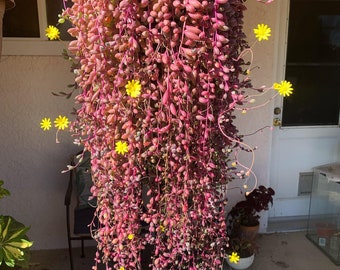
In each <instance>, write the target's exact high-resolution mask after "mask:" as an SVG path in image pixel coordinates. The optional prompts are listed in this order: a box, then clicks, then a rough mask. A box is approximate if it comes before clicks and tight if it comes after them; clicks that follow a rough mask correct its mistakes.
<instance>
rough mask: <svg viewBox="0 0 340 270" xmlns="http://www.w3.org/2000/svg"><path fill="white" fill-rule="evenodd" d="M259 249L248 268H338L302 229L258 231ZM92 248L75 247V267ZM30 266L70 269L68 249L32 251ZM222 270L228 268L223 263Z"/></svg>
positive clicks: (85, 269)
mask: <svg viewBox="0 0 340 270" xmlns="http://www.w3.org/2000/svg"><path fill="white" fill-rule="evenodd" d="M258 243H259V247H260V249H259V252H258V254H256V257H255V261H254V263H253V265H252V266H251V267H250V268H249V270H284V269H288V270H289V269H290V270H340V267H338V266H336V265H335V264H334V263H333V262H332V261H331V260H330V259H329V258H328V257H327V256H326V255H324V254H323V253H322V252H321V251H320V250H319V249H318V248H317V247H316V246H315V245H314V244H312V243H311V242H310V241H309V240H308V239H307V238H306V236H305V232H303V231H300V232H288V233H272V234H261V235H259V236H258ZM94 253H95V249H94V248H93V247H89V248H86V258H80V250H79V249H75V250H74V260H75V270H91V269H92V266H93V257H94ZM29 269H30V270H69V269H70V265H69V258H68V251H67V250H66V249H62V250H40V251H32V258H31V266H30V268H29ZM224 270H230V269H229V267H227V266H225V267H224Z"/></svg>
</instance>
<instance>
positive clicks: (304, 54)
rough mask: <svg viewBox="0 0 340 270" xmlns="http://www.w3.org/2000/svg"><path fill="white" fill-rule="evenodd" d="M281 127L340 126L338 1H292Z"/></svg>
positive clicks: (339, 16)
mask: <svg viewBox="0 0 340 270" xmlns="http://www.w3.org/2000/svg"><path fill="white" fill-rule="evenodd" d="M286 80H288V81H290V82H292V84H293V87H294V94H293V95H291V96H289V97H288V98H285V99H284V102H283V117H282V125H283V126H321V125H339V106H340V0H291V1H290V14H289V28H288V48H287V63H286Z"/></svg>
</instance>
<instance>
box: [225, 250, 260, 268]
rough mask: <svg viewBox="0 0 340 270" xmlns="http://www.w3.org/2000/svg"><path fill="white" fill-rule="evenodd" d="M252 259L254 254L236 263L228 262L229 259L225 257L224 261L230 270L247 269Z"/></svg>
mask: <svg viewBox="0 0 340 270" xmlns="http://www.w3.org/2000/svg"><path fill="white" fill-rule="evenodd" d="M254 258H255V254H253V255H251V256H250V257H247V258H240V260H239V261H238V263H232V262H230V261H229V257H227V259H226V261H227V263H228V265H229V266H230V267H231V268H232V269H247V268H249V267H250V266H251V265H252V264H253V262H254Z"/></svg>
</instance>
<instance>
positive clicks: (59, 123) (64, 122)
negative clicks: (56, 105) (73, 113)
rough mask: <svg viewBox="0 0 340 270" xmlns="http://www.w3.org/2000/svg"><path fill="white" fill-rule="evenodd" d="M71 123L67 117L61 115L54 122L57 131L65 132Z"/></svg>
mask: <svg viewBox="0 0 340 270" xmlns="http://www.w3.org/2000/svg"><path fill="white" fill-rule="evenodd" d="M68 124H69V121H68V118H67V117H66V116H61V115H59V116H58V117H57V118H56V119H55V120H54V126H55V127H56V128H57V129H61V130H64V129H65V128H67V127H68Z"/></svg>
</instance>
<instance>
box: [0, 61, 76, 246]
mask: <svg viewBox="0 0 340 270" xmlns="http://www.w3.org/2000/svg"><path fill="white" fill-rule="evenodd" d="M69 67H70V63H69V62H68V61H67V60H64V59H63V58H62V57H61V56H54V57H46V56H45V57H37V56H2V58H1V61H0V142H1V151H0V179H3V180H4V181H5V185H4V187H5V188H7V189H9V190H10V192H11V196H10V197H6V198H4V199H2V200H1V201H0V213H1V214H8V215H12V216H13V217H15V218H16V219H17V220H18V221H20V222H22V223H24V224H25V225H27V226H31V229H30V231H29V233H28V235H29V237H30V238H31V239H32V240H33V241H34V246H33V248H34V249H51V248H61V247H66V246H67V241H66V226H65V207H64V194H65V190H66V187H67V183H68V175H65V174H61V170H63V169H65V167H66V165H67V164H68V161H69V156H70V155H71V154H72V153H74V152H76V151H77V148H76V147H75V145H73V143H72V139H71V137H70V133H68V132H66V131H65V132H61V133H60V135H59V138H60V141H61V143H60V144H56V143H55V129H54V130H53V131H49V132H44V131H42V129H40V121H41V119H42V118H43V117H51V119H52V121H53V119H54V118H55V117H57V116H58V115H59V114H62V115H66V116H68V117H70V118H72V116H71V115H70V112H71V111H72V107H73V100H72V99H70V100H66V99H65V98H61V97H54V96H53V95H52V94H51V92H52V91H56V92H58V91H63V90H68V89H67V87H66V86H67V84H69V83H72V82H73V75H72V74H71V72H70V71H69Z"/></svg>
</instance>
